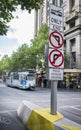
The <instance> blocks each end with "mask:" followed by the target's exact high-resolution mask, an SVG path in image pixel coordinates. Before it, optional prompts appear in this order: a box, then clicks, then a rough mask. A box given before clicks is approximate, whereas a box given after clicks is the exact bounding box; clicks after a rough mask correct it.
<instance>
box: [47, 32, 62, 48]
mask: <svg viewBox="0 0 81 130" xmlns="http://www.w3.org/2000/svg"><path fill="white" fill-rule="evenodd" d="M49 41H50V44H51V46H52V47H54V48H56V49H58V48H61V47H62V46H63V44H64V39H63V36H62V34H61V33H59V32H57V31H55V32H51V33H50V36H49Z"/></svg>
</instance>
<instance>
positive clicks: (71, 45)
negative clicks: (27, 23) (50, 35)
mask: <svg viewBox="0 0 81 130" xmlns="http://www.w3.org/2000/svg"><path fill="white" fill-rule="evenodd" d="M43 2H44V4H43V6H42V7H41V8H40V10H39V11H38V12H35V14H36V15H35V16H36V18H35V24H36V25H35V26H36V27H35V36H36V35H37V31H38V30H39V28H40V27H41V25H42V23H47V24H48V26H49V4H50V3H52V4H54V5H56V6H61V7H62V8H63V10H64V40H65V42H64V51H65V52H66V53H67V54H68V55H69V57H70V62H69V64H68V65H67V68H69V69H73V68H77V69H81V0H43Z"/></svg>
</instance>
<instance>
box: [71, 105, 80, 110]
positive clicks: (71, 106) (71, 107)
mask: <svg viewBox="0 0 81 130" xmlns="http://www.w3.org/2000/svg"><path fill="white" fill-rule="evenodd" d="M71 108H73V109H76V110H79V111H81V109H79V108H76V107H74V106H71Z"/></svg>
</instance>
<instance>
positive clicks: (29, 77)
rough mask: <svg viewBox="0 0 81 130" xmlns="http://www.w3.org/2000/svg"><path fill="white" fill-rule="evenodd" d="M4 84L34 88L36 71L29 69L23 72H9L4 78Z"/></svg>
mask: <svg viewBox="0 0 81 130" xmlns="http://www.w3.org/2000/svg"><path fill="white" fill-rule="evenodd" d="M6 85H7V86H10V87H18V88H21V89H31V90H34V89H35V87H36V73H35V71H34V70H31V69H29V70H27V71H25V72H11V73H10V74H9V75H8V76H7V78H6Z"/></svg>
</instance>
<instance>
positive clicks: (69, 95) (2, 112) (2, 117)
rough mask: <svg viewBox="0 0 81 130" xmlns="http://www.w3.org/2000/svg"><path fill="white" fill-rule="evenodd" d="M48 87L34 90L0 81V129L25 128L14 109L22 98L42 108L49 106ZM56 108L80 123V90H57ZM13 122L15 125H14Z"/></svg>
mask: <svg viewBox="0 0 81 130" xmlns="http://www.w3.org/2000/svg"><path fill="white" fill-rule="evenodd" d="M50 90H51V89H50V88H40V87H38V88H36V90H35V91H30V90H20V89H17V88H10V87H7V86H6V85H5V84H3V83H0V130H4V129H12V128H13V129H12V130H14V129H15V130H18V129H19V130H25V127H24V126H23V124H22V123H21V122H20V120H19V119H18V116H17V113H16V110H17V108H18V107H19V105H20V104H21V103H22V101H23V100H27V101H30V102H32V103H34V104H36V105H39V106H41V107H42V108H50V95H51V91H50ZM57 108H58V112H60V113H62V114H63V115H64V116H65V117H66V118H68V119H70V120H73V121H75V122H76V123H78V124H81V90H64V89H58V91H57ZM14 124H15V125H14Z"/></svg>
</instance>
